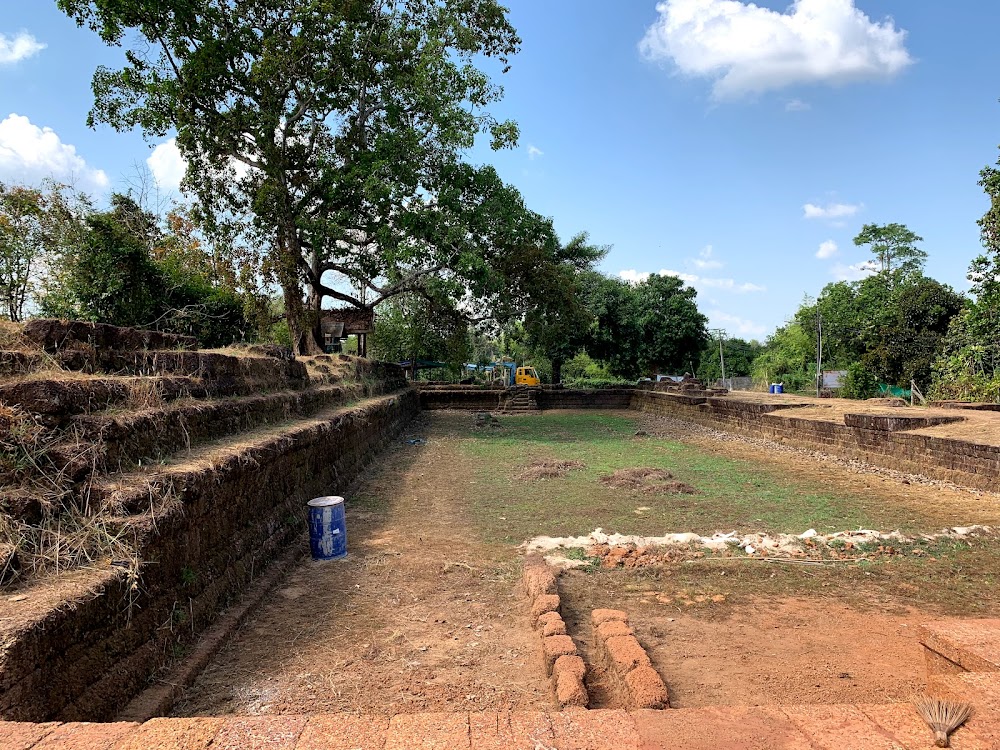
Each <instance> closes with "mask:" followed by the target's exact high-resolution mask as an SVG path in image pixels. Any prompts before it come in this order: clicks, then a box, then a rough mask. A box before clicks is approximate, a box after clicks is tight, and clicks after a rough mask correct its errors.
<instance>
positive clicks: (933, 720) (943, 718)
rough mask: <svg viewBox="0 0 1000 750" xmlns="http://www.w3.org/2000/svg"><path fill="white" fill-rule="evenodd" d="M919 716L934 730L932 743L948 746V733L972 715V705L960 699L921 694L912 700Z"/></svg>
mask: <svg viewBox="0 0 1000 750" xmlns="http://www.w3.org/2000/svg"><path fill="white" fill-rule="evenodd" d="M913 705H914V706H915V707H916V709H917V713H918V714H920V718H921V719H923V720H924V721H925V722H927V726H929V727H930V728H931V731H933V732H934V744H935V745H937V746H938V747H948V746H949V744H950V741H949V740H948V735H950V734H951V733H952V732H954V731H955V730H956V729H958V728H959V727H960V726H962V724H964V723H965V722H966V721H968V719H969V717H970V716H972V705H971V704H969V703H963V702H960V701H946V700H941V699H940V698H930V697H928V696H923V697H921V698H917V699H916V700H914V701H913Z"/></svg>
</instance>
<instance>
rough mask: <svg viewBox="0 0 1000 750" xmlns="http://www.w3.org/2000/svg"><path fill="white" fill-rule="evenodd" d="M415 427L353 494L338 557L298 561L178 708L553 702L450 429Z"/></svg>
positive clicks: (393, 710)
mask: <svg viewBox="0 0 1000 750" xmlns="http://www.w3.org/2000/svg"><path fill="white" fill-rule="evenodd" d="M414 435H419V436H420V437H424V438H426V439H427V440H428V443H427V445H424V446H413V445H407V444H406V443H405V442H403V441H400V442H399V443H398V444H397V445H396V446H395V447H393V448H391V449H390V451H389V452H388V454H387V455H386V456H385V457H384V458H383V459H381V460H380V461H379V463H378V464H377V466H376V467H375V468H374V469H372V470H371V471H370V473H369V475H368V477H367V478H366V480H365V481H364V482H363V483H362V486H360V487H359V488H357V489H356V491H354V492H353V493H351V495H352V496H354V497H363V496H367V497H369V498H371V505H369V506H368V507H367V508H366V509H365V510H363V511H362V510H359V509H358V508H357V505H358V503H355V504H354V506H353V507H352V504H351V503H350V502H349V504H348V515H347V520H348V540H349V555H348V558H347V559H346V560H344V561H339V562H328V563H319V564H317V563H313V562H311V561H307V562H305V563H304V564H303V565H301V566H299V567H298V569H296V570H295V571H294V572H293V573H292V574H291V575H290V576H289V577H288V579H287V580H286V581H285V582H284V583H283V584H282V585H281V586H280V587H279V588H278V589H277V590H276V591H274V592H273V594H272V595H271V596H270V600H269V602H268V603H267V605H266V606H265V607H264V608H263V609H262V610H261V611H260V612H259V614H258V615H257V616H256V617H255V618H253V619H252V620H250V621H249V622H248V623H247V624H246V625H245V626H244V628H243V629H242V631H241V632H239V633H238V634H237V636H236V637H234V639H233V640H232V641H231V642H230V643H229V644H228V646H227V647H225V648H224V649H223V650H222V651H221V652H220V654H219V655H218V656H217V657H216V659H215V660H214V661H213V663H212V664H211V665H210V666H209V668H208V669H206V671H205V672H204V673H203V674H202V675H201V677H200V678H199V680H198V681H197V682H196V683H195V685H194V686H193V687H192V688H191V689H190V690H188V691H187V693H186V694H185V695H184V697H183V699H182V700H181V701H180V702H179V703H178V705H177V706H176V708H175V711H174V714H175V715H179V716H195V715H202V716H204V715H222V714H230V713H242V714H280V713H294V714H301V713H318V712H327V713H333V712H359V713H368V714H384V715H394V714H397V713H413V712H419V711H466V710H473V711H485V710H489V711H497V710H502V709H515V708H517V709H551V708H553V704H552V703H551V699H550V695H549V691H548V682H547V680H546V678H545V676H544V672H543V666H542V663H541V657H540V651H539V645H538V639H537V635H535V634H534V633H533V632H532V631H531V629H530V627H529V625H528V619H527V615H526V613H525V611H524V604H523V602H522V601H521V600H520V599H519V598H518V596H517V594H516V592H515V582H516V581H517V580H518V579H519V577H520V561H519V558H518V557H517V554H516V553H515V551H514V550H511V549H500V548H494V547H489V546H486V545H484V544H482V543H480V542H478V541H477V540H476V538H475V535H474V534H473V533H470V529H471V523H470V522H469V521H468V520H467V519H466V518H465V515H464V510H463V497H465V496H466V494H467V493H469V492H475V487H474V486H473V485H474V484H475V480H474V474H473V471H472V469H471V467H469V466H467V465H466V464H465V463H463V460H462V459H461V457H460V453H459V451H458V450H457V448H456V446H455V445H453V444H452V443H453V441H454V440H455V438H449V437H447V436H444V435H443V434H441V432H440V431H435V430H434V429H433V427H431V428H430V429H427V427H426V424H424V425H423V426H421V425H420V424H419V423H418V424H416V425H414V426H413V428H411V430H410V431H409V433H408V436H414ZM349 497H350V496H349Z"/></svg>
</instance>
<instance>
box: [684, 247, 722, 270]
mask: <svg viewBox="0 0 1000 750" xmlns="http://www.w3.org/2000/svg"><path fill="white" fill-rule="evenodd" d="M713 252H714V251H713V249H712V246H711V245H705V247H703V248H702V249H701V251H700V252H699V253H698V257H697V258H692V259H691V264H692V265H693V266H694V267H695V268H697V269H700V270H702V271H709V270H711V269H713V268H722V266H723V265H725V264H724V263H723V262H722V261H720V260H715V259H714V258H713V257H712V253H713Z"/></svg>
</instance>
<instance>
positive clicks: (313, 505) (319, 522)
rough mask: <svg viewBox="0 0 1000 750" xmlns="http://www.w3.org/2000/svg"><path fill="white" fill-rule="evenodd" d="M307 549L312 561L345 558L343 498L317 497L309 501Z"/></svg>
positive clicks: (345, 522)
mask: <svg viewBox="0 0 1000 750" xmlns="http://www.w3.org/2000/svg"><path fill="white" fill-rule="evenodd" d="M309 547H310V548H311V549H312V557H313V560H336V559H338V558H341V557H346V556H347V519H346V518H344V498H342V497H336V496H330V497H317V498H313V499H312V500H310V501H309Z"/></svg>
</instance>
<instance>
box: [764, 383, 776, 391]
mask: <svg viewBox="0 0 1000 750" xmlns="http://www.w3.org/2000/svg"><path fill="white" fill-rule="evenodd" d="M777 387H778V384H777V383H771V387H770V388H768V389H767V392H768V393H777V391H775V390H774V389H775V388H777Z"/></svg>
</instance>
